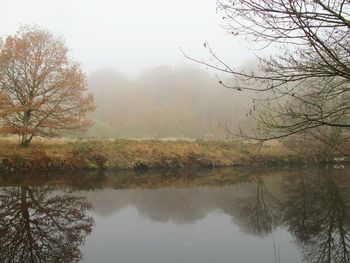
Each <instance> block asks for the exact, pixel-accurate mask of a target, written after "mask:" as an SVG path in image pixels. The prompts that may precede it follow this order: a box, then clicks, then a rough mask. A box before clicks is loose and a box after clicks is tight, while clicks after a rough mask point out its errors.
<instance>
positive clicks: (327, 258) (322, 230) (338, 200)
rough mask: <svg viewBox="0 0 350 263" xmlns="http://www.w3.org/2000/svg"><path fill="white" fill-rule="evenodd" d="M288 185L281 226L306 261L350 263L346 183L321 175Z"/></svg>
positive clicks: (349, 202)
mask: <svg viewBox="0 0 350 263" xmlns="http://www.w3.org/2000/svg"><path fill="white" fill-rule="evenodd" d="M311 179H312V180H311V181H308V180H309V177H301V178H300V181H299V182H298V184H294V185H289V187H288V189H287V191H288V194H289V198H288V201H287V202H286V203H285V204H284V207H285V213H284V223H285V224H286V225H288V226H289V229H290V231H291V232H292V234H294V235H295V237H296V244H297V245H298V246H299V247H300V248H301V249H302V250H303V253H304V259H305V260H306V261H307V262H310V263H312V262H315V263H316V262H344V263H345V262H350V233H349V231H350V217H349V209H350V194H349V193H348V191H347V190H346V189H342V187H344V185H345V183H344V182H343V181H337V178H336V177H334V176H332V175H329V174H324V175H322V176H321V177H317V178H316V179H315V178H311Z"/></svg>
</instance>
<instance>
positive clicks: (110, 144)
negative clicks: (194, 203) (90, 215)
mask: <svg viewBox="0 0 350 263" xmlns="http://www.w3.org/2000/svg"><path fill="white" fill-rule="evenodd" d="M0 157H1V158H2V160H3V162H4V160H10V162H11V163H12V164H11V165H12V166H16V160H17V162H18V160H19V159H20V160H22V164H21V167H20V168H23V169H26V168H28V169H57V168H61V169H83V168H94V169H97V168H107V169H141V170H142V169H147V168H181V167H227V166H234V165H245V164H249V165H261V164H271V163H273V164H276V163H290V162H298V161H301V159H300V158H299V157H298V156H296V155H295V154H294V153H293V152H291V151H290V150H288V149H287V148H285V147H284V146H282V145H279V144H277V145H275V144H273V145H265V146H257V145H254V144H250V143H240V142H223V141H184V140H183V141H159V140H87V141H82V140H56V141H36V142H34V143H33V144H32V145H31V146H30V147H29V148H21V147H19V146H18V144H17V142H16V141H14V140H11V139H2V140H1V141H0ZM43 160H44V161H43ZM26 162H29V163H30V164H29V165H28V164H26ZM38 162H40V163H39V164H38V165H37V163H38ZM27 166H28V167H27ZM15 168H17V167H15Z"/></svg>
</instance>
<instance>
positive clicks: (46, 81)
mask: <svg viewBox="0 0 350 263" xmlns="http://www.w3.org/2000/svg"><path fill="white" fill-rule="evenodd" d="M67 53H68V49H67V47H66V45H65V43H64V41H63V40H62V39H60V38H56V37H54V36H53V35H52V34H51V33H50V32H48V31H46V30H43V29H40V28H39V27H36V26H34V27H30V26H25V27H21V28H20V30H19V31H18V32H17V33H16V34H15V35H13V36H8V37H7V38H6V40H5V41H3V42H1V41H0V95H1V96H0V100H1V106H0V117H1V130H0V131H1V132H3V133H5V134H16V135H18V136H19V137H20V141H21V145H22V146H28V145H29V144H30V142H31V141H32V139H33V138H34V137H37V136H38V137H49V138H50V137H55V136H58V135H61V134H62V133H63V132H65V131H73V130H77V129H81V128H84V127H86V126H88V125H89V124H90V121H89V120H88V119H87V117H86V113H88V112H89V111H92V110H93V109H94V105H93V97H92V95H91V94H88V93H87V89H86V81H85V75H84V73H83V72H82V71H81V69H80V66H79V64H78V63H76V62H73V61H72V60H70V59H69V58H68V55H67Z"/></svg>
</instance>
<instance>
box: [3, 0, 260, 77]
mask: <svg viewBox="0 0 350 263" xmlns="http://www.w3.org/2000/svg"><path fill="white" fill-rule="evenodd" d="M0 7H1V8H0V36H1V37H2V38H4V37H6V36H7V35H8V34H13V33H14V32H16V30H18V28H19V27H20V25H25V24H37V25H39V26H41V27H43V28H45V29H48V30H49V31H51V32H52V33H54V34H55V35H57V36H62V37H63V38H64V39H65V41H66V43H67V46H68V47H69V49H70V56H71V57H72V58H73V59H74V60H75V61H78V62H80V63H81V65H82V68H83V70H84V71H86V72H87V73H90V72H92V71H94V70H98V69H100V68H114V69H116V70H118V71H119V72H121V73H123V74H126V75H129V76H134V75H138V74H140V73H142V72H143V71H144V70H146V69H147V68H150V67H155V66H160V65H173V66H175V65H182V64H191V65H193V64H194V63H193V62H190V61H188V60H187V59H186V58H184V56H183V54H182V53H181V52H180V47H181V48H182V49H183V50H184V51H185V52H186V53H187V54H188V55H189V56H191V57H193V58H199V59H201V60H206V59H208V58H209V54H208V51H207V50H206V49H205V48H204V46H203V43H204V42H205V41H208V42H209V43H210V46H211V47H212V48H213V49H214V50H215V52H216V53H217V54H218V55H219V56H220V57H221V58H225V62H227V63H229V64H230V65H232V66H234V67H239V66H241V65H244V64H245V63H246V62H247V61H248V60H249V59H252V58H253V57H254V56H253V53H252V50H250V49H249V48H248V44H247V43H246V42H245V41H244V40H240V39H239V38H237V37H234V36H232V35H230V34H228V33H227V32H225V30H224V29H223V28H222V25H223V22H224V21H223V20H222V15H221V14H220V13H217V10H216V1H215V0H11V1H9V0H0Z"/></svg>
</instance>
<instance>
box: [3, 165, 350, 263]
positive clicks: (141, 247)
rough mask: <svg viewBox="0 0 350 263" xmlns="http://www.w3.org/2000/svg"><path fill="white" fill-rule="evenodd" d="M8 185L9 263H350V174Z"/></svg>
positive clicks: (153, 176) (156, 176)
mask: <svg viewBox="0 0 350 263" xmlns="http://www.w3.org/2000/svg"><path fill="white" fill-rule="evenodd" d="M0 178H1V179H0V262H91V263H95V262H101V263H102V262H133V263H134V262H142V263H147V262H149V263H151V262H152V263H157V262H170V263H171V262H174V263H175V262H176V263H178V262H218V263H219V262H222V263H224V262H225V263H226V262H237V263H245V262H247V263H248V262H249V263H251V262H259V263H274V262H275V263H277V262H281V263H296V262H315V263H316V262H329V263H330V262H342V263H344V262H350V232H349V231H350V170H348V169H347V168H343V169H334V168H326V167H323V168H314V169H273V170H271V169H264V170H261V169H260V170H255V171H254V170H251V171H240V170H230V169H225V170H210V171H207V170H202V171H181V172H171V171H168V172H153V173H147V174H132V173H106V174H85V175H75V174H67V175H48V174H40V175H16V176H15V175H11V176H9V175H8V176H2V177H0Z"/></svg>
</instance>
